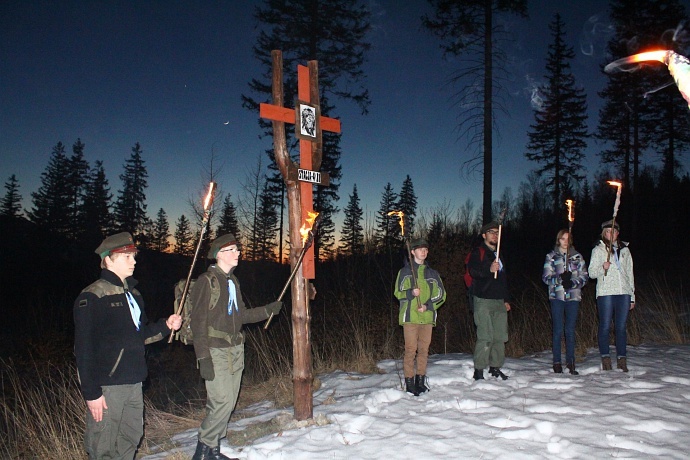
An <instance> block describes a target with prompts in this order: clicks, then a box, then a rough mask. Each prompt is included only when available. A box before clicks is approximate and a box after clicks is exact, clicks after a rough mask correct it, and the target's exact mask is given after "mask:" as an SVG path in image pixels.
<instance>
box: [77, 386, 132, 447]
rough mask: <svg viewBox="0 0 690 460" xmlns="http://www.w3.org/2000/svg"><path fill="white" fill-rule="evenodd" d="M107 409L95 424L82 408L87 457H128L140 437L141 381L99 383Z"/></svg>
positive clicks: (89, 413)
mask: <svg viewBox="0 0 690 460" xmlns="http://www.w3.org/2000/svg"><path fill="white" fill-rule="evenodd" d="M102 390H103V396H104V397H105V403H106V404H107V405H108V409H106V410H104V411H103V419H102V420H101V421H100V422H98V423H96V421H95V420H94V419H93V416H92V415H91V411H90V410H88V408H87V409H86V434H85V435H84V444H85V445H86V452H87V453H88V454H89V460H111V459H118V460H120V459H122V460H124V459H126V460H132V459H133V458H134V455H135V454H136V451H137V447H138V446H139V443H140V442H141V438H142V437H143V436H144V396H143V395H142V392H141V383H135V384H132V385H110V386H103V387H102Z"/></svg>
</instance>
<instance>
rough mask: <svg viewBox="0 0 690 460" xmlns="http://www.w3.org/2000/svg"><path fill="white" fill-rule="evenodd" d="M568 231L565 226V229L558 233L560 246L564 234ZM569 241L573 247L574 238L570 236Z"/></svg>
mask: <svg viewBox="0 0 690 460" xmlns="http://www.w3.org/2000/svg"><path fill="white" fill-rule="evenodd" d="M566 233H569V232H568V229H567V228H564V229H562V230H559V231H558V234H557V235H556V246H560V245H561V238H562V237H563V235H565V234H566ZM568 243H569V246H570V247H572V246H573V239H572V238H569V241H568Z"/></svg>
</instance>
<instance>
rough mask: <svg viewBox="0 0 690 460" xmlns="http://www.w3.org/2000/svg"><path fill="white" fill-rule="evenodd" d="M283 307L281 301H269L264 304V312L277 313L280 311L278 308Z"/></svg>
mask: <svg viewBox="0 0 690 460" xmlns="http://www.w3.org/2000/svg"><path fill="white" fill-rule="evenodd" d="M282 307H283V302H281V301H279V300H276V301H275V302H271V303H269V304H268V305H266V307H265V308H266V313H268V314H269V315H277V314H278V313H280V309H281V308H282Z"/></svg>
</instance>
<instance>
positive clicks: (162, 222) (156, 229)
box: [151, 208, 170, 252]
mask: <svg viewBox="0 0 690 460" xmlns="http://www.w3.org/2000/svg"><path fill="white" fill-rule="evenodd" d="M168 238H170V225H169V224H168V215H167V214H166V213H165V210H164V209H163V208H160V209H159V210H158V214H156V221H155V222H154V223H153V229H152V231H151V246H152V249H154V250H156V251H159V252H165V251H166V250H167V249H168V247H170V242H168Z"/></svg>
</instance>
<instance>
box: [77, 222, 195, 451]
mask: <svg viewBox="0 0 690 460" xmlns="http://www.w3.org/2000/svg"><path fill="white" fill-rule="evenodd" d="M96 254H98V255H99V256H100V258H101V268H102V269H103V270H102V271H101V276H100V278H99V279H98V280H97V281H95V282H94V283H92V284H90V285H89V286H88V287H86V288H85V289H84V290H83V291H82V292H81V294H79V297H77V300H76V301H75V302H74V353H75V355H76V360H77V371H78V374H79V383H80V386H81V392H82V395H83V396H84V399H85V400H86V406H87V408H88V410H87V411H86V433H85V436H84V443H85V446H86V451H87V453H88V455H89V458H90V459H100V458H108V459H115V458H117V459H132V458H134V456H135V454H136V450H137V447H138V446H139V442H140V441H141V438H142V436H143V435H144V423H143V422H144V420H143V415H144V401H143V394H142V388H141V385H142V382H143V381H144V379H145V378H146V375H147V373H148V369H147V367H146V359H145V355H144V345H145V344H146V343H151V342H155V341H156V340H160V339H162V338H163V337H164V336H165V335H167V334H170V332H171V331H173V330H177V329H179V328H180V325H181V324H182V317H181V316H179V315H170V316H169V317H168V319H167V320H164V319H160V320H158V321H157V322H155V323H149V321H148V319H147V318H146V312H145V309H144V299H143V298H142V297H141V294H140V293H139V291H138V290H137V289H136V288H135V286H136V284H137V281H136V280H135V279H134V278H132V274H133V273H134V266H135V265H136V259H135V257H136V255H137V248H136V246H135V245H134V241H133V240H132V235H130V234H129V233H127V232H123V233H118V234H116V235H111V236H109V237H108V238H106V239H105V240H103V242H102V243H101V245H100V246H98V248H97V249H96Z"/></svg>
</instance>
